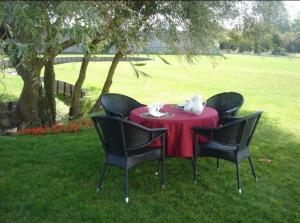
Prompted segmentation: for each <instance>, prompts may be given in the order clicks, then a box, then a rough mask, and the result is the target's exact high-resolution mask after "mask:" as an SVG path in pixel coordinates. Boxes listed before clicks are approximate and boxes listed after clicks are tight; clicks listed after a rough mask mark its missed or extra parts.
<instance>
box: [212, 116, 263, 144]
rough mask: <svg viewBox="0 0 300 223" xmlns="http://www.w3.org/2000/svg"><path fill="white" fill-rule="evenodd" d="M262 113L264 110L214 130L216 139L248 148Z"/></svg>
mask: <svg viewBox="0 0 300 223" xmlns="http://www.w3.org/2000/svg"><path fill="white" fill-rule="evenodd" d="M261 114H262V112H256V113H254V114H251V115H249V116H246V117H244V118H239V119H237V120H235V121H232V122H230V123H227V124H225V125H224V126H223V127H221V128H220V129H217V130H215V131H214V135H213V136H214V140H215V141H219V142H221V143H223V144H230V145H239V146H238V147H237V149H239V150H242V149H245V148H247V147H248V145H249V144H250V141H251V139H252V136H253V134H254V131H255V128H256V125H257V123H258V121H259V118H260V116H261Z"/></svg>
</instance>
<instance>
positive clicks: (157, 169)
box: [155, 160, 161, 176]
mask: <svg viewBox="0 0 300 223" xmlns="http://www.w3.org/2000/svg"><path fill="white" fill-rule="evenodd" d="M160 165H161V163H160V160H159V161H158V162H157V166H156V171H155V175H156V176H158V172H159V167H160Z"/></svg>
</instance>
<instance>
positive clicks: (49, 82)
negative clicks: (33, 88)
mask: <svg viewBox="0 0 300 223" xmlns="http://www.w3.org/2000/svg"><path fill="white" fill-rule="evenodd" d="M53 61H54V58H49V59H48V61H47V63H46V65H45V71H44V88H45V98H46V102H47V104H48V107H49V112H50V117H49V120H48V121H49V124H50V125H53V124H55V120H56V102H55V94H54V84H55V72H54V64H53Z"/></svg>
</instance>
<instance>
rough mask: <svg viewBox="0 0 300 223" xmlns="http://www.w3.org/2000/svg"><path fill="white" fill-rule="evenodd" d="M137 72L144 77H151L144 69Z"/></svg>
mask: <svg viewBox="0 0 300 223" xmlns="http://www.w3.org/2000/svg"><path fill="white" fill-rule="evenodd" d="M137 72H138V73H140V74H141V75H143V76H144V77H151V76H150V75H149V74H147V73H145V72H144V71H141V70H137Z"/></svg>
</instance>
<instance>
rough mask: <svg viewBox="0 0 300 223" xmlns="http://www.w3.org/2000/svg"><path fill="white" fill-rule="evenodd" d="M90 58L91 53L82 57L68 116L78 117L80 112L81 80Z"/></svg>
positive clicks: (83, 78) (84, 75)
mask: <svg viewBox="0 0 300 223" xmlns="http://www.w3.org/2000/svg"><path fill="white" fill-rule="evenodd" d="M90 58H91V54H90V53H86V54H85V55H84V58H83V59H82V63H81V67H80V72H79V76H78V79H77V81H76V84H75V87H74V91H73V96H72V104H71V107H70V112H69V116H70V117H78V116H80V114H81V112H80V93H81V89H82V85H83V82H84V80H85V77H86V70H87V67H88V64H89V61H90Z"/></svg>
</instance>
